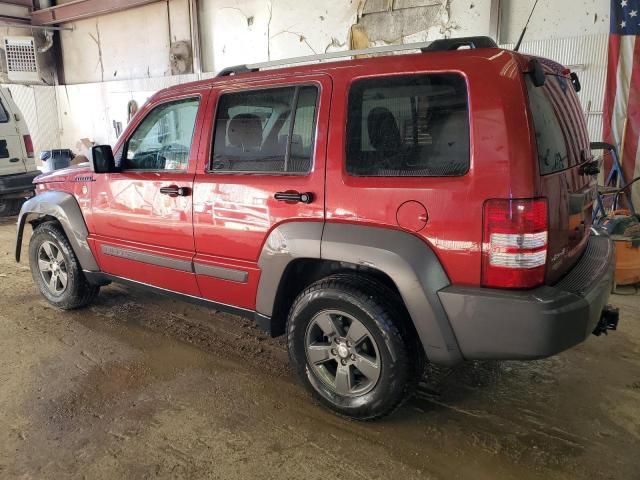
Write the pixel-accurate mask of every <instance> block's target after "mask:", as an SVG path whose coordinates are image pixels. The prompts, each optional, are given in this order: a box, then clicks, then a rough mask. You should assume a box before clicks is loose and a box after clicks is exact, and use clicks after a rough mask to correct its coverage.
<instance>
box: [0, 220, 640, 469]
mask: <svg viewBox="0 0 640 480" xmlns="http://www.w3.org/2000/svg"><path fill="white" fill-rule="evenodd" d="M14 235H15V219H5V220H4V221H2V222H0V478H23V479H30V478H56V479H57V478H89V479H113V478H157V477H159V478H190V479H191V478H212V479H218V478H219V479H249V478H260V479H283V478H300V479H305V480H312V479H322V480H326V479H327V478H334V479H364V478H367V479H413V478H428V479H455V478H462V479H466V478H473V479H475V480H480V479H511V478H513V479H530V478H544V479H565V478H567V479H568V478H571V479H573V478H587V479H591V478H606V479H640V455H639V454H640V296H638V295H633V293H634V292H633V291H630V292H627V293H629V294H630V295H627V296H622V295H616V296H615V297H613V299H612V301H613V303H614V304H615V305H617V306H619V307H620V308H621V311H622V320H621V324H620V330H619V331H617V332H613V333H612V334H610V335H609V336H608V337H603V338H596V337H591V338H590V339H589V340H588V341H587V342H586V343H585V344H583V345H581V346H579V347H577V348H575V349H573V350H571V351H568V352H565V353H563V354H561V355H559V356H557V357H554V358H551V359H547V360H542V361H537V362H528V363H523V362H474V363H468V364H465V365H463V366H461V367H459V368H457V369H455V370H453V371H442V370H436V369H433V370H432V371H430V372H429V375H428V377H427V378H426V380H425V382H424V383H423V384H422V385H421V388H420V391H419V394H418V396H417V398H415V399H414V400H412V401H411V402H410V403H409V404H408V405H407V406H405V407H403V408H402V409H401V410H400V411H399V412H397V413H396V414H394V415H393V416H392V417H390V418H387V419H385V420H383V421H379V422H374V423H357V422H352V421H347V420H344V419H341V418H338V417H336V416H334V415H332V414H331V413H328V412H327V411H325V410H323V409H322V408H321V407H319V406H317V405H315V404H314V403H313V402H312V401H311V399H310V398H309V397H308V395H307V394H306V393H305V391H304V390H303V389H302V388H301V387H300V386H299V385H298V384H297V383H296V382H295V380H294V378H293V377H292V375H291V373H290V372H289V370H288V367H287V358H286V350H285V346H284V342H283V341H282V340H281V339H275V340H274V339H270V338H267V336H266V335H265V334H263V333H261V332H260V331H259V330H257V329H256V328H255V327H254V326H253V325H252V324H251V322H249V321H245V320H243V319H240V318H237V317H234V316H231V315H226V314H222V313H217V312H215V311H211V310H207V309H205V308H201V307H197V306H193V305H191V304H187V303H181V302H179V301H174V300H171V299H168V298H166V297H163V296H160V295H156V294H150V293H148V292H145V291H142V290H133V289H131V288H130V287H122V286H109V287H107V288H104V289H103V290H102V292H101V295H100V297H99V299H98V301H97V303H96V304H95V305H94V306H92V307H90V308H88V309H85V310H82V311H75V312H61V311H58V310H56V309H54V308H52V307H50V306H49V305H48V304H47V303H46V302H45V301H44V300H43V299H42V298H41V297H40V295H39V294H38V293H37V292H36V290H35V287H34V286H33V283H32V279H31V276H30V273H29V269H28V266H27V264H26V263H24V261H23V263H22V264H16V263H15V262H14V260H13V249H14Z"/></svg>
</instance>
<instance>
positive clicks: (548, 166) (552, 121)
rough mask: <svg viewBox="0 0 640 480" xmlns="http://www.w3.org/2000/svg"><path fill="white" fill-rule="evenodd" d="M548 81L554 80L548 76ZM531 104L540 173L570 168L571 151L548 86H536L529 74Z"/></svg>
mask: <svg viewBox="0 0 640 480" xmlns="http://www.w3.org/2000/svg"><path fill="white" fill-rule="evenodd" d="M547 81H553V80H552V79H550V78H549V77H547ZM526 82H527V90H528V93H529V106H530V108H531V116H532V117H533V126H534V129H535V134H536V144H537V148H538V164H539V165H540V175H547V174H549V173H554V172H559V171H561V170H564V169H566V168H568V167H569V166H570V165H569V152H568V149H567V143H566V141H565V137H564V134H563V132H562V128H561V126H560V121H559V120H558V117H557V115H556V112H555V110H554V108H553V104H552V103H551V99H550V98H549V94H550V93H549V91H548V89H547V88H546V87H544V86H543V87H536V86H535V85H534V84H533V81H532V80H531V79H530V78H529V76H528V75H527V77H526Z"/></svg>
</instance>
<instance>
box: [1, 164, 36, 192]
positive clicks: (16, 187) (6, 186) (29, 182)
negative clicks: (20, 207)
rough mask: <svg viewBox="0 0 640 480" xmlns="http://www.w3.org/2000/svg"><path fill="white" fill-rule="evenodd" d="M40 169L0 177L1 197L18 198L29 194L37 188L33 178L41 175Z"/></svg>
mask: <svg viewBox="0 0 640 480" xmlns="http://www.w3.org/2000/svg"><path fill="white" fill-rule="evenodd" d="M40 173H41V172H40V171H39V170H36V171H33V172H26V173H19V174H17V175H7V176H3V177H0V198H1V197H4V198H7V197H10V198H18V197H21V196H27V195H28V194H29V193H30V192H33V191H34V190H35V186H34V185H33V179H34V178H36V177H37V176H38V175H40Z"/></svg>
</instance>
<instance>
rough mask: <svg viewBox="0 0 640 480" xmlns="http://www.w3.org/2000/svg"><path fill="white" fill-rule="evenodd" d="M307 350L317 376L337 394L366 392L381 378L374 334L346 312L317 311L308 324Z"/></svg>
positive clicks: (311, 366)
mask: <svg viewBox="0 0 640 480" xmlns="http://www.w3.org/2000/svg"><path fill="white" fill-rule="evenodd" d="M305 353H306V357H307V363H308V365H309V367H310V369H311V371H312V372H313V374H314V375H315V377H316V378H318V379H319V380H320V381H321V382H322V383H323V384H324V385H325V386H326V387H327V388H329V390H331V391H332V392H333V393H336V394H338V395H342V396H349V397H353V396H359V395H364V394H366V393H368V392H370V391H371V390H372V389H373V388H374V387H375V386H376V384H377V383H378V380H379V379H380V373H381V370H382V365H381V358H380V353H379V350H378V346H377V344H376V342H375V340H374V338H373V335H372V334H371V332H370V331H369V330H368V329H367V327H365V326H364V324H363V323H362V322H361V321H360V320H358V319H356V318H355V317H353V316H352V315H349V314H348V313H346V312H343V311H340V310H323V311H321V312H319V313H317V314H316V315H315V316H314V317H313V318H312V319H311V321H310V322H309V326H308V327H307V331H306V334H305Z"/></svg>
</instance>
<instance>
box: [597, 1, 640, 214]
mask: <svg viewBox="0 0 640 480" xmlns="http://www.w3.org/2000/svg"><path fill="white" fill-rule="evenodd" d="M638 35H640V0H611V30H610V34H609V60H608V62H607V83H606V89H605V100H604V119H603V121H604V128H603V130H604V131H603V133H604V140H605V141H606V142H608V143H612V144H614V145H616V146H617V147H618V149H619V151H620V158H621V162H622V171H623V173H624V176H625V179H626V181H627V182H630V181H631V180H632V179H633V178H635V177H637V176H640V149H639V148H638V141H639V140H640V41H638ZM605 166H606V167H610V162H608V165H605ZM606 170H607V172H608V168H606ZM639 183H640V182H636V184H635V185H634V187H633V195H632V199H633V204H634V206H635V207H636V209H639V208H640V185H638V184H639Z"/></svg>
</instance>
